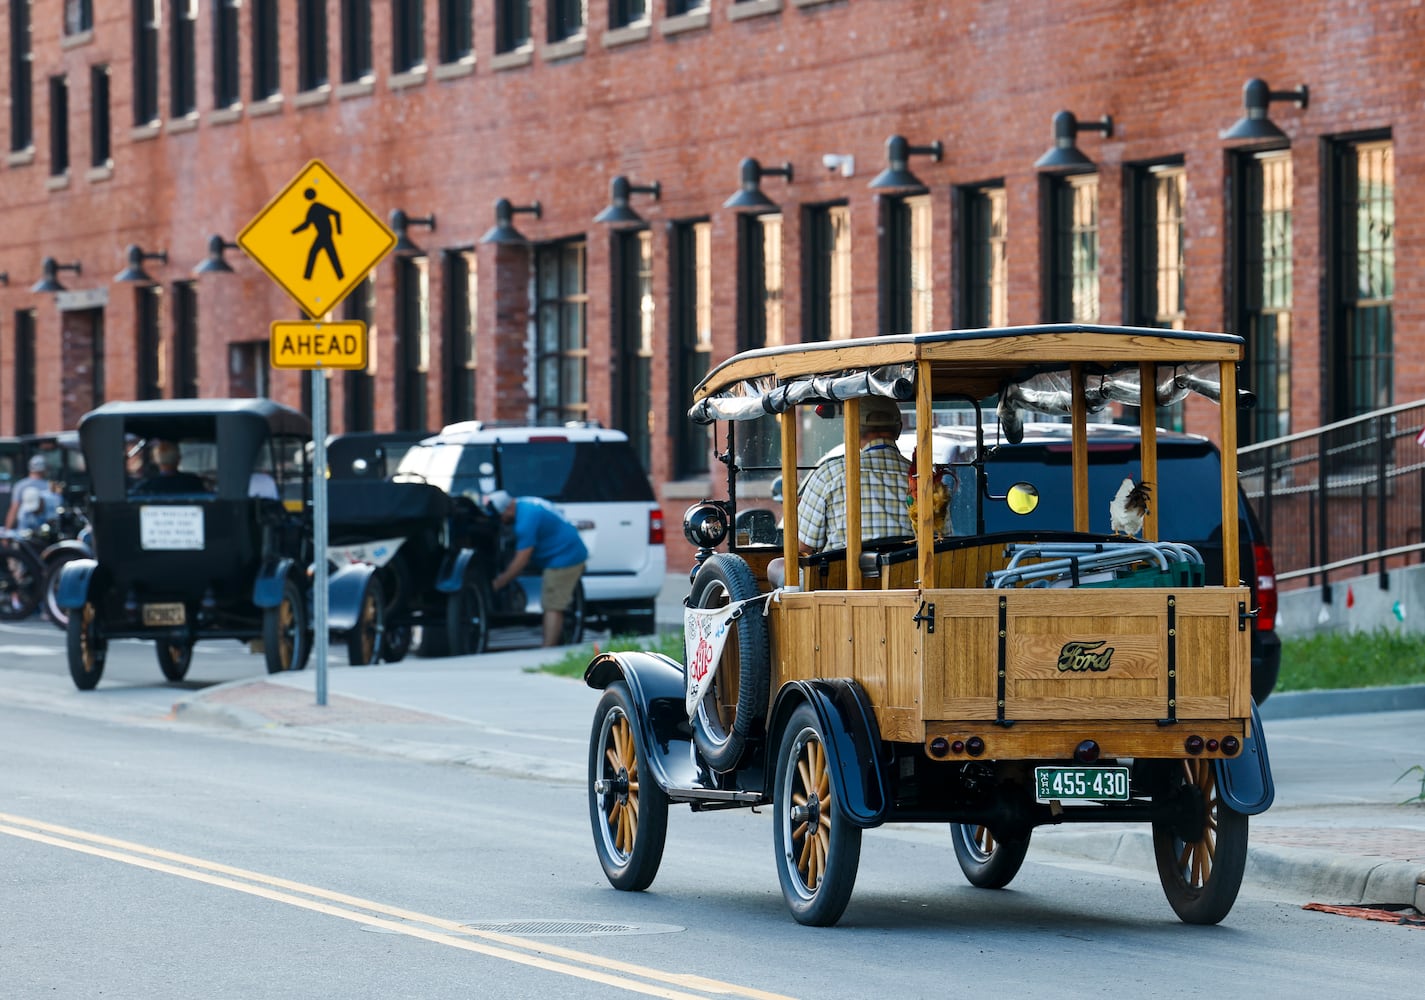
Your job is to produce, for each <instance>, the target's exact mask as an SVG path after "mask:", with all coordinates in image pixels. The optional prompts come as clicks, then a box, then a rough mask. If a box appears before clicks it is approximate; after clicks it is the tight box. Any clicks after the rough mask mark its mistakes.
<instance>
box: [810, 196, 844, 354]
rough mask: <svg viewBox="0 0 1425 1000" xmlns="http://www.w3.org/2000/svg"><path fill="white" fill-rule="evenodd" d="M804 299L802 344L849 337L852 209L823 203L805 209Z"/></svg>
mask: <svg viewBox="0 0 1425 1000" xmlns="http://www.w3.org/2000/svg"><path fill="white" fill-rule="evenodd" d="M803 239H804V246H805V247H806V261H805V272H804V273H805V274H806V283H807V289H806V302H805V306H804V309H803V313H802V315H803V327H802V343H811V342H813V341H818V340H846V339H849V338H850V336H851V209H850V208H848V207H847V206H845V205H824V206H820V207H817V208H811V209H808V210H807V217H806V229H805V232H804V234H803Z"/></svg>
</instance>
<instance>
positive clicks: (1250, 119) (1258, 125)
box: [1222, 77, 1311, 142]
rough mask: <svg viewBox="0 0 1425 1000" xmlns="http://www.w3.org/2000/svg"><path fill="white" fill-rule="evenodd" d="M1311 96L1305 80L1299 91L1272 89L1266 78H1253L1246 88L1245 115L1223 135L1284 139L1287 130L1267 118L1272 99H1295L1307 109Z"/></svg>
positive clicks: (1238, 138)
mask: <svg viewBox="0 0 1425 1000" xmlns="http://www.w3.org/2000/svg"><path fill="white" fill-rule="evenodd" d="M1310 99H1311V91H1310V90H1308V89H1307V86H1306V84H1304V83H1303V84H1302V85H1301V86H1300V87H1297V88H1296V89H1295V90H1272V89H1271V88H1270V87H1268V86H1267V83H1266V81H1265V80H1260V79H1258V78H1256V77H1253V78H1252V79H1250V80H1248V81H1247V82H1246V84H1245V85H1244V86H1243V87H1242V108H1243V114H1242V117H1241V118H1238V119H1237V121H1236V122H1235V123H1234V124H1233V125H1232V127H1231V128H1229V129H1227V130H1226V131H1225V132H1223V133H1222V138H1223V139H1226V140H1228V141H1247V142H1272V141H1284V140H1285V139H1286V137H1287V135H1286V133H1285V132H1283V131H1282V130H1281V129H1280V128H1278V127H1277V125H1276V123H1275V122H1273V121H1272V120H1271V119H1270V118H1268V117H1267V107H1268V105H1270V104H1271V102H1272V101H1291V102H1292V103H1294V104H1296V105H1297V106H1298V107H1301V108H1305V107H1306V106H1307V104H1308V103H1309V101H1310Z"/></svg>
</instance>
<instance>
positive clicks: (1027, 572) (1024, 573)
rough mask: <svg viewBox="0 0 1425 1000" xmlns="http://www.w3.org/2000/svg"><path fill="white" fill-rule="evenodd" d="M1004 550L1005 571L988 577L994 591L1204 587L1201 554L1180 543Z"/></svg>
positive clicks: (1024, 545) (1014, 546)
mask: <svg viewBox="0 0 1425 1000" xmlns="http://www.w3.org/2000/svg"><path fill="white" fill-rule="evenodd" d="M1004 552H1005V555H1006V556H1008V557H1009V563H1008V564H1007V565H1006V566H1005V568H1004V569H1000V570H994V571H992V572H990V573H988V574H986V581H987V583H988V585H989V586H990V587H992V588H995V589H999V588H1003V587H1015V586H1021V587H1093V586H1103V587H1114V586H1120V587H1121V586H1139V587H1151V586H1172V585H1184V584H1185V585H1189V586H1201V585H1202V565H1203V563H1202V556H1201V554H1199V552H1198V551H1197V549H1195V548H1193V547H1192V546H1191V545H1185V544H1183V543H1182V542H1143V541H1138V540H1137V539H1134V540H1132V541H1125V542H1031V543H1011V544H1009V545H1006V546H1005V548H1004ZM1030 560H1034V561H1030Z"/></svg>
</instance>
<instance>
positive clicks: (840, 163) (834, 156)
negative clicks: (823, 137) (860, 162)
mask: <svg viewBox="0 0 1425 1000" xmlns="http://www.w3.org/2000/svg"><path fill="white" fill-rule="evenodd" d="M821 165H822V166H823V167H825V168H826V169H827V170H839V171H841V176H842V177H855V176H856V157H855V156H853V155H852V154H850V153H822V154H821Z"/></svg>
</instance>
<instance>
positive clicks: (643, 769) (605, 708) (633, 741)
mask: <svg viewBox="0 0 1425 1000" xmlns="http://www.w3.org/2000/svg"><path fill="white" fill-rule="evenodd" d="M647 761H648V758H647V755H646V754H645V752H644V748H643V746H642V744H641V743H640V741H639V738H638V735H637V734H636V732H635V726H634V715H633V711H632V707H631V705H630V703H629V694H628V688H627V687H625V686H624V684H623V682H621V681H620V682H617V683H614V684H611V685H610V686H609V687H608V689H607V690H606V691H604V694H603V697H602V698H600V699H599V707H598V709H597V710H596V711H595V713H594V728H593V732H592V734H591V735H590V739H589V821H590V823H591V824H592V825H593V829H594V850H595V851H596V852H597V853H598V855H599V864H600V865H602V866H603V869H604V875H605V876H606V877H607V878H608V880H609V884H610V885H612V886H613V887H614V888H615V889H622V890H624V891H626V892H638V891H640V890H643V889H647V888H648V886H649V885H650V884H652V882H653V877H654V876H655V875H657V874H658V865H659V863H660V862H662V860H663V844H664V841H665V840H666V838H667V834H668V794H667V793H666V792H665V791H664V790H663V788H662V787H661V786H660V785H659V784H658V782H657V781H656V780H655V779H654V778H653V776H652V775H651V774H649V773H648V768H647Z"/></svg>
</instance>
